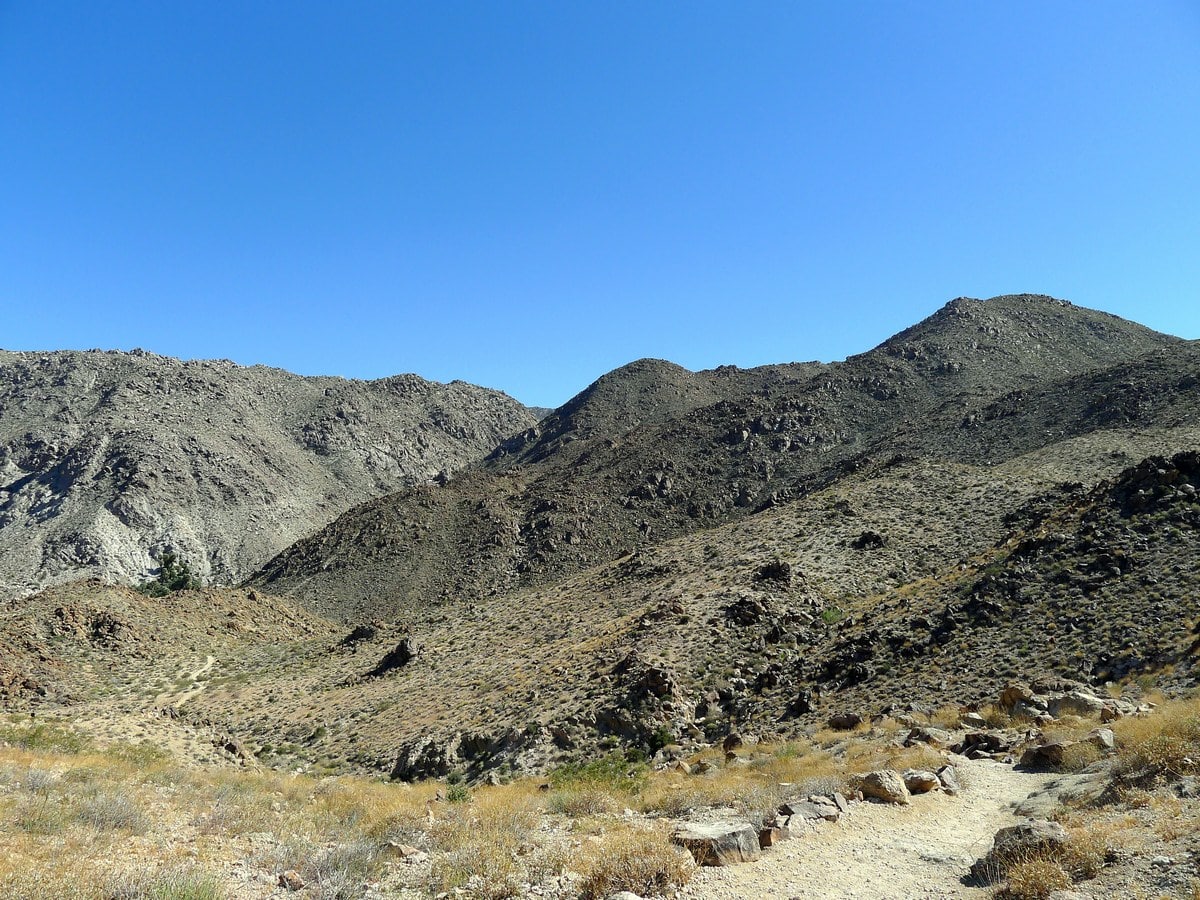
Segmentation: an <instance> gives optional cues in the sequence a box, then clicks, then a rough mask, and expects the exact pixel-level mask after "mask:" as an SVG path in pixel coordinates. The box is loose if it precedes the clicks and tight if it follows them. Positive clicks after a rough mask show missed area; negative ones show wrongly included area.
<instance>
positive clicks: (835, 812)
mask: <svg viewBox="0 0 1200 900" xmlns="http://www.w3.org/2000/svg"><path fill="white" fill-rule="evenodd" d="M779 814H780V815H782V816H789V817H793V816H794V817H796V818H799V819H824V820H825V821H827V822H836V821H837V820H838V817H839V816H840V815H841V814H842V811H841V810H840V809H838V806H837V804H836V803H835V802H834V801H832V800H829V799H827V798H825V797H809V798H808V799H807V800H793V801H791V802H790V803H785V804H783V806H781V807H779Z"/></svg>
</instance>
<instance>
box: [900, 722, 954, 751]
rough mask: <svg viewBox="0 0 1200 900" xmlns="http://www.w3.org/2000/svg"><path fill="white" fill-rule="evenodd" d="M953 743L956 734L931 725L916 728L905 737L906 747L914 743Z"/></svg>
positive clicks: (941, 745)
mask: <svg viewBox="0 0 1200 900" xmlns="http://www.w3.org/2000/svg"><path fill="white" fill-rule="evenodd" d="M952 743H954V735H952V734H951V733H950V732H948V731H943V730H942V729H941V728H933V727H930V726H922V727H920V728H914V729H912V730H911V731H910V732H909V733H908V737H906V738H905V739H904V745H905V746H906V747H911V746H913V745H914V744H928V745H929V746H931V747H949V746H950V745H951V744H952Z"/></svg>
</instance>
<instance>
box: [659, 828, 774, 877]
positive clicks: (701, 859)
mask: <svg viewBox="0 0 1200 900" xmlns="http://www.w3.org/2000/svg"><path fill="white" fill-rule="evenodd" d="M671 840H672V841H673V842H674V843H676V844H678V845H679V846H681V847H683V848H684V849H686V850H687V851H688V852H689V853H691V854H692V858H693V859H694V860H696V863H697V864H698V865H701V866H730V865H734V864H736V863H742V862H752V861H753V860H756V859H758V858H759V857H760V856H761V855H762V849H761V847H760V846H759V843H758V829H756V828H755V827H754V826H752V825H751V824H750V823H749V822H734V821H727V822H689V823H687V824H685V825H683V826H681V827H679V828H677V829H675V832H674V834H672V836H671Z"/></svg>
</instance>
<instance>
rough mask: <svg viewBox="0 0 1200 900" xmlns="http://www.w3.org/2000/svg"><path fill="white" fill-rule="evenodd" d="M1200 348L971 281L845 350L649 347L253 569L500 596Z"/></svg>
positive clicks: (319, 591) (1022, 422)
mask: <svg viewBox="0 0 1200 900" xmlns="http://www.w3.org/2000/svg"><path fill="white" fill-rule="evenodd" d="M1194 356H1195V351H1194V348H1193V345H1191V344H1188V343H1186V342H1182V341H1180V340H1179V339H1177V338H1174V337H1170V336H1168V335H1163V334H1159V333H1157V332H1154V331H1151V330H1150V329H1147V328H1145V327H1143V326H1141V325H1137V324H1135V323H1132V322H1127V321H1125V320H1122V319H1119V318H1117V317H1115V316H1112V315H1109V314H1106V313H1101V312H1096V311H1093V310H1088V309H1083V308H1080V307H1077V306H1073V305H1072V304H1070V303H1066V302H1064V301H1061V300H1055V299H1053V298H1050V297H1044V296H1038V295H1016V296H1004V297H996V298H993V299H991V300H987V301H980V300H971V299H965V298H959V299H957V300H954V301H952V302H950V303H949V304H947V305H946V306H945V307H943V308H942V309H941V310H939V311H938V312H936V313H935V314H934V315H932V316H930V317H929V318H927V319H925V320H924V321H922V322H920V323H918V324H917V325H915V326H913V327H912V328H909V329H907V330H905V331H903V332H901V333H900V334H898V335H896V336H895V337H893V338H891V339H889V340H887V341H885V342H884V343H883V344H881V345H879V346H878V347H876V348H875V349H873V350H871V351H869V352H866V353H863V354H860V355H858V356H854V357H851V358H849V359H847V360H846V361H845V362H841V363H833V364H828V365H823V364H820V363H802V364H792V365H779V366H767V367H763V368H758V369H751V370H740V369H737V368H735V367H722V368H719V369H716V370H713V371H710V372H698V373H693V372H688V371H687V370H685V369H682V368H680V367H679V366H675V365H673V364H671V363H666V362H662V361H658V360H641V361H638V362H635V363H632V364H630V365H628V366H624V367H622V368H620V369H617V370H615V371H614V372H612V373H609V374H608V375H606V376H604V377H603V378H601V379H599V380H598V381H597V382H596V383H595V384H593V385H592V386H591V387H589V388H588V389H587V390H585V391H583V392H582V393H581V394H579V395H578V396H577V397H575V398H574V399H573V400H571V401H570V402H568V403H567V404H566V405H564V406H563V407H561V408H560V409H558V410H556V411H555V412H554V413H552V414H550V415H549V416H547V417H545V418H544V419H543V420H542V421H541V422H539V423H538V424H537V425H536V426H535V427H533V428H530V429H528V430H526V431H524V432H522V433H521V434H519V435H517V436H516V437H514V438H512V439H510V440H507V441H505V442H504V443H503V444H501V445H500V447H499V448H498V449H497V450H496V451H495V452H494V453H493V454H492V455H491V456H490V457H489V458H488V459H487V460H486V462H484V463H482V464H480V465H477V466H474V467H472V468H470V469H468V470H466V471H464V472H462V473H461V474H459V475H458V476H457V477H455V478H454V479H451V480H450V481H449V482H448V483H446V484H444V485H440V486H420V487H416V488H413V489H411V490H409V491H405V492H399V493H396V494H393V495H390V496H386V497H381V498H378V499H375V500H372V501H369V502H368V503H366V504H364V505H362V506H360V507H357V508H356V509H353V510H351V511H350V512H348V513H346V514H345V515H344V516H342V517H340V518H339V519H338V520H337V521H336V522H334V523H332V524H331V525H330V526H329V527H327V528H325V529H323V530H321V531H320V532H318V533H316V534H314V535H312V536H311V537H309V538H306V539H304V540H302V541H300V542H298V543H297V544H296V545H295V546H293V547H291V548H289V549H288V550H286V551H284V552H283V553H281V554H280V555H279V556H278V557H276V558H275V559H274V560H272V561H271V562H270V563H269V564H268V565H267V566H266V567H264V568H263V570H262V571H261V572H260V573H258V574H257V575H256V576H255V578H254V579H253V583H254V584H256V585H258V586H261V587H265V588H267V589H270V590H272V591H284V592H287V593H289V594H292V595H294V596H295V597H297V598H299V599H301V600H303V601H305V602H307V603H309V604H311V605H312V606H314V607H315V608H316V609H318V610H319V611H320V612H322V613H325V614H328V615H331V616H335V617H341V618H355V617H361V616H364V615H371V614H376V613H377V614H380V615H396V614H400V613H403V612H405V611H412V610H413V609H415V608H417V607H421V606H424V605H426V604H429V603H431V602H442V601H449V600H454V599H468V598H481V597H489V596H496V595H499V594H502V593H504V592H507V591H510V590H512V589H514V588H518V587H522V586H526V587H528V586H534V585H539V584H544V583H547V582H549V581H552V580H554V579H556V578H559V577H561V576H563V575H565V574H569V573H571V572H577V571H581V570H583V569H585V568H588V567H590V566H594V565H597V564H600V563H604V562H607V561H609V560H613V559H616V558H618V557H620V556H621V555H623V554H625V553H627V552H629V551H631V550H633V549H635V548H638V547H645V546H649V545H651V544H654V543H657V542H660V541H662V540H665V539H669V538H672V537H675V536H678V535H682V534H687V533H690V532H693V531H696V530H698V529H703V528H711V527H714V526H717V525H720V524H722V523H726V522H730V521H734V520H737V519H740V518H743V517H745V516H747V515H749V514H751V513H753V512H755V511H759V510H762V509H765V508H769V507H771V506H775V505H778V504H781V503H786V502H788V501H789V500H792V499H796V498H799V497H802V496H805V495H806V494H808V493H810V492H812V491H814V490H817V489H819V488H822V487H825V486H828V485H830V484H833V483H835V482H837V481H838V480H839V479H841V478H844V477H845V476H846V475H847V474H849V473H853V472H858V471H866V470H870V469H871V468H873V467H878V466H880V465H886V464H888V462H889V461H890V460H894V459H895V458H897V457H898V456H899V457H903V456H916V457H927V458H930V459H939V460H951V461H958V462H971V463H982V464H991V463H995V462H999V461H1001V460H1004V459H1007V458H1010V457H1012V456H1014V455H1017V454H1018V453H1024V452H1029V451H1031V450H1034V449H1036V448H1037V447H1042V446H1046V445H1049V444H1052V443H1054V442H1055V441H1057V440H1061V439H1063V437H1064V436H1066V435H1069V434H1078V433H1081V432H1086V431H1089V430H1092V429H1097V428H1106V427H1112V426H1113V425H1114V423H1115V422H1118V421H1120V420H1122V417H1124V418H1128V419H1130V421H1135V420H1138V419H1139V417H1142V418H1143V419H1146V418H1147V417H1149V416H1151V415H1155V414H1157V412H1158V411H1161V408H1162V406H1163V404H1164V403H1168V402H1169V399H1170V390H1168V388H1167V386H1166V385H1165V384H1164V385H1163V387H1162V388H1161V389H1158V390H1154V389H1151V390H1150V394H1151V396H1149V397H1147V398H1146V399H1145V401H1144V402H1143V403H1142V404H1141V405H1140V406H1139V405H1138V403H1136V402H1134V401H1133V399H1132V398H1130V399H1129V402H1128V403H1126V404H1125V406H1114V405H1112V404H1111V403H1109V402H1107V401H1106V400H1105V398H1106V397H1108V396H1109V395H1110V394H1112V392H1114V391H1116V392H1117V393H1118V394H1119V393H1120V392H1121V391H1122V390H1125V389H1123V388H1121V387H1120V385H1121V384H1123V383H1125V381H1123V380H1122V379H1124V380H1128V378H1130V377H1133V378H1135V379H1136V377H1137V375H1136V373H1139V372H1143V371H1144V372H1152V371H1157V370H1158V369H1164V367H1165V373H1163V372H1160V373H1159V374H1160V375H1161V377H1162V378H1165V379H1168V380H1169V379H1170V378H1172V377H1175V376H1176V375H1177V374H1179V375H1180V377H1182V374H1181V373H1186V371H1187V369H1188V366H1189V365H1191V364H1192V361H1193V357H1194ZM1156 367H1157V369H1156ZM1129 372H1133V373H1134V374H1133V375H1129V374H1128V373H1129ZM1114 373H1125V374H1117V375H1114ZM1114 379H1115V381H1114ZM1126 393H1128V391H1126ZM1114 416H1115V417H1116V418H1114Z"/></svg>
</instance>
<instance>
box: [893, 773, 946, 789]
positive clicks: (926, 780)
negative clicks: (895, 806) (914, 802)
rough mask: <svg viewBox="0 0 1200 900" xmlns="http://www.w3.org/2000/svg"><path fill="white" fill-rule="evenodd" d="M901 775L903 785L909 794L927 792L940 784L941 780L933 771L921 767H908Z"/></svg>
mask: <svg viewBox="0 0 1200 900" xmlns="http://www.w3.org/2000/svg"><path fill="white" fill-rule="evenodd" d="M901 777H903V779H904V786H905V787H906V788H908V791H909V793H911V794H928V793H929V792H930V791H935V790H937V789H938V788H939V787H941V786H942V782H941V781H940V780H939V779H938V777H937V775H936V774H935V773H933V772H927V771H925V770H923V769H908V770H906V771H905V772H904V775H903V776H901Z"/></svg>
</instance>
